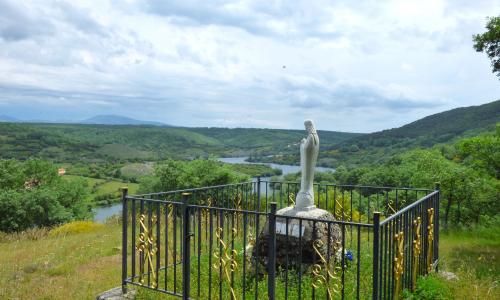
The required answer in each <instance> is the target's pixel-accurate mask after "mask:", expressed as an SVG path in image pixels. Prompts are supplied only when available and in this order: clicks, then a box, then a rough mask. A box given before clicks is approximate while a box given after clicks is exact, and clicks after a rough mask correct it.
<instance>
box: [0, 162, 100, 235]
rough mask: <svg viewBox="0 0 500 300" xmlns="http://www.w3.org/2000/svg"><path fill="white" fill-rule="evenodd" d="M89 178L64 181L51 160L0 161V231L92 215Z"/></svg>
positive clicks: (16, 229)
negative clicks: (89, 199)
mask: <svg viewBox="0 0 500 300" xmlns="http://www.w3.org/2000/svg"><path fill="white" fill-rule="evenodd" d="M87 198H88V197H87V189H86V181H84V180H81V179H80V180H72V181H67V180H63V179H62V178H61V176H58V175H57V168H56V166H54V165H53V164H52V163H50V162H47V161H43V160H39V159H29V160H27V161H25V162H20V161H16V160H0V216H1V217H0V231H5V232H12V231H21V230H25V229H27V228H32V227H42V226H54V225H57V224H60V223H64V222H68V221H72V220H77V219H87V218H90V217H91V212H90V203H89V202H88V199H87Z"/></svg>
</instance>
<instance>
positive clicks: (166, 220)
mask: <svg viewBox="0 0 500 300" xmlns="http://www.w3.org/2000/svg"><path fill="white" fill-rule="evenodd" d="M168 223H169V221H168V204H165V290H168Z"/></svg>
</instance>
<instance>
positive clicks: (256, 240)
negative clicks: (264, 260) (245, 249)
mask: <svg viewBox="0 0 500 300" xmlns="http://www.w3.org/2000/svg"><path fill="white" fill-rule="evenodd" d="M254 216H255V247H256V248H255V249H257V251H255V253H256V254H257V257H256V258H255V261H256V262H259V261H260V258H259V252H260V251H258V250H259V249H260V248H259V246H260V245H259V232H260V231H259V215H258V214H254ZM259 265H260V264H259V263H256V264H255V300H257V299H259V296H258V295H259Z"/></svg>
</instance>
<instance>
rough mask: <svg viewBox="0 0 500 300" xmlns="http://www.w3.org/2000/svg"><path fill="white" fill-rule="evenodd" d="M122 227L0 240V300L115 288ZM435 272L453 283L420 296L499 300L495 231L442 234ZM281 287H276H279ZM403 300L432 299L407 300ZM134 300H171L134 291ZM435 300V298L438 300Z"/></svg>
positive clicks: (113, 222) (499, 248) (74, 228)
mask: <svg viewBox="0 0 500 300" xmlns="http://www.w3.org/2000/svg"><path fill="white" fill-rule="evenodd" d="M120 251H121V225H120V221H119V218H111V219H109V220H108V221H107V222H106V223H105V224H95V223H92V222H73V223H68V224H66V225H62V226H60V227H56V228H55V229H52V230H48V229H36V230H28V231H24V232H21V233H13V234H2V235H1V236H0V265H1V266H2V272H1V273H0V297H1V298H2V299H95V297H96V294H97V293H99V291H105V290H107V289H110V288H113V287H116V286H119V285H120V280H121V253H120ZM440 257H441V262H440V270H441V271H447V272H453V273H454V274H456V275H457V277H458V279H453V280H446V279H443V278H442V277H440V276H429V277H427V278H425V279H423V280H421V281H419V285H420V286H422V287H423V289H424V290H421V291H420V295H436V294H439V295H442V297H443V298H441V299H498V295H499V292H500V287H499V286H498V283H499V280H500V229H499V227H498V226H497V227H496V229H494V230H492V229H491V228H484V227H481V226H478V227H474V228H470V229H455V230H452V231H449V232H445V231H443V232H442V234H441V241H440ZM280 284H282V283H280V282H278V283H277V285H278V286H279V285H280ZM411 297H412V296H408V298H407V299H434V298H425V297H420V298H411ZM137 299H172V297H169V296H167V295H161V294H158V293H154V292H151V291H147V290H145V289H139V293H138V297H137ZM438 299H439V298H438Z"/></svg>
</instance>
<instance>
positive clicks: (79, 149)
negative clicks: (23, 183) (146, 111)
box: [0, 123, 359, 162]
mask: <svg viewBox="0 0 500 300" xmlns="http://www.w3.org/2000/svg"><path fill="white" fill-rule="evenodd" d="M320 134H321V136H322V145H323V147H331V146H332V145H334V144H335V143H338V142H341V141H344V140H346V139H349V138H352V137H355V136H358V135H359V134H356V133H344V132H328V131H322V132H320ZM304 136H305V132H304V131H303V130H276V129H243V128H241V129H228V128H176V127H159V126H145V125H138V126H133V125H114V126H109V125H84V124H80V125H77V124H27V123H0V158H17V159H26V158H28V157H41V158H47V159H51V160H54V161H61V162H63V161H68V162H74V161H82V160H83V161H96V160H97V161H102V160H141V161H142V160H161V159H166V158H173V159H190V158H196V157H207V156H208V155H220V156H240V155H249V154H251V153H258V154H260V155H270V154H283V153H293V152H296V151H297V149H298V148H297V143H298V142H299V141H300V139H301V138H303V137H304Z"/></svg>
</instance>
